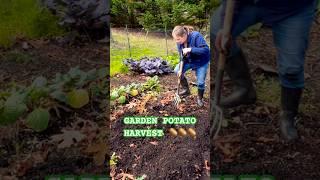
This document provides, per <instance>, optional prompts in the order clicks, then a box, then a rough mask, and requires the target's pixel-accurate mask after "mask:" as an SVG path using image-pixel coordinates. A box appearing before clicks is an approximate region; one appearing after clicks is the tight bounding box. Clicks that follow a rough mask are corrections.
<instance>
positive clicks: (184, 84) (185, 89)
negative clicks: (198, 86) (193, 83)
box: [179, 76, 190, 96]
mask: <svg viewBox="0 0 320 180" xmlns="http://www.w3.org/2000/svg"><path fill="white" fill-rule="evenodd" d="M180 83H181V91H180V92H179V95H180V96H188V95H190V89H189V84H188V80H187V78H186V77H184V76H183V77H181V81H180Z"/></svg>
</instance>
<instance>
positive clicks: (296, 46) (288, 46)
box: [210, 1, 316, 88]
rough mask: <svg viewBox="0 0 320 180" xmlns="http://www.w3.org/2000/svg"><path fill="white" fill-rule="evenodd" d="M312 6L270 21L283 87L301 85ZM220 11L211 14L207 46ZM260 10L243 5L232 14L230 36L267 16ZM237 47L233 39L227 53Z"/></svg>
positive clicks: (236, 34)
mask: <svg viewBox="0 0 320 180" xmlns="http://www.w3.org/2000/svg"><path fill="white" fill-rule="evenodd" d="M315 9H316V1H315V2H314V3H313V4H310V5H308V6H306V7H304V8H303V9H301V11H299V12H297V13H296V14H294V15H292V16H289V17H287V18H285V19H283V20H280V21H278V22H274V23H272V26H271V28H272V33H273V40H274V44H275V47H276V49H277V66H278V72H279V78H280V83H281V85H282V86H284V87H288V88H303V87H304V59H305V53H306V50H307V48H308V42H309V32H310V28H311V24H312V22H313V20H314V14H315ZM221 11H222V6H220V7H219V8H218V9H217V11H216V12H215V13H214V15H213V16H212V17H211V26H210V28H211V29H210V36H211V39H210V41H211V45H213V46H212V47H214V41H215V37H216V34H217V32H218V31H219V30H220V29H221V22H220V21H221V17H220V15H221ZM263 11H264V10H263V9H262V7H256V6H254V5H247V6H243V7H242V9H240V10H239V12H238V14H237V16H235V17H234V24H233V25H232V31H231V34H232V37H233V39H235V38H236V37H237V36H239V34H240V33H242V32H243V31H244V30H245V29H247V28H248V27H249V26H251V25H254V24H256V23H258V22H261V21H262V20H263V19H266V18H267V17H263V16H264V15H263V14H262V13H261V12H263ZM239 50H240V48H239V47H238V45H237V43H236V41H233V44H232V48H231V50H230V56H232V55H235V54H236V53H238V52H239ZM216 52H217V51H216Z"/></svg>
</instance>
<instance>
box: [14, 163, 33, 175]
mask: <svg viewBox="0 0 320 180" xmlns="http://www.w3.org/2000/svg"><path fill="white" fill-rule="evenodd" d="M32 166H33V162H32V161H30V160H29V159H25V160H22V161H19V162H17V164H16V169H15V170H16V175H17V176H18V177H21V176H24V175H25V174H26V173H27V171H28V170H29V169H31V168H32Z"/></svg>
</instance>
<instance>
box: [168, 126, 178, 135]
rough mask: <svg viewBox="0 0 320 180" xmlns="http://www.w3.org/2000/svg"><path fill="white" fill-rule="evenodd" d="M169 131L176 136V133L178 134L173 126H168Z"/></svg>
mask: <svg viewBox="0 0 320 180" xmlns="http://www.w3.org/2000/svg"><path fill="white" fill-rule="evenodd" d="M169 133H170V134H171V135H172V136H177V135H178V132H177V131H176V130H175V129H174V128H170V129H169Z"/></svg>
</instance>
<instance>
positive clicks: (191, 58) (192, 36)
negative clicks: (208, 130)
mask: <svg viewBox="0 0 320 180" xmlns="http://www.w3.org/2000/svg"><path fill="white" fill-rule="evenodd" d="M172 37H173V39H174V40H175V41H176V43H177V48H178V52H179V54H180V63H181V61H184V66H183V68H182V73H181V77H180V78H181V86H182V90H181V92H180V94H179V95H181V96H187V95H189V94H190V90H189V86H188V81H187V79H186V77H185V76H184V73H185V72H186V71H187V70H189V69H192V70H194V71H195V74H196V77H197V86H198V99H197V103H198V105H199V106H200V107H201V106H203V100H202V99H203V94H204V90H205V79H206V74H207V69H208V66H209V61H210V50H209V46H208V45H207V43H206V41H205V40H204V38H203V36H202V35H201V34H200V33H199V32H197V31H192V28H191V27H189V26H176V27H175V28H174V29H173V31H172ZM174 71H175V73H177V75H178V76H180V75H179V74H178V73H179V64H178V65H177V66H176V68H175V70H174Z"/></svg>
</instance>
